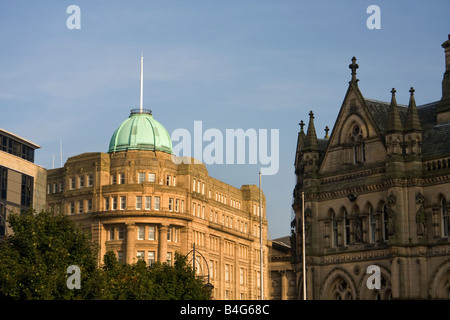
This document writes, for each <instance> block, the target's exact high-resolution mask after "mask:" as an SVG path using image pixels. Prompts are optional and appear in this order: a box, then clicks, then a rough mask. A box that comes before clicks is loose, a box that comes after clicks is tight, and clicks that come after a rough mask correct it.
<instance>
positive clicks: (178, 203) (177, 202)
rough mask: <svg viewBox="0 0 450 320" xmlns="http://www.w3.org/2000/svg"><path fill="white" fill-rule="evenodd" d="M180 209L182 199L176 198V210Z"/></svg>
mask: <svg viewBox="0 0 450 320" xmlns="http://www.w3.org/2000/svg"><path fill="white" fill-rule="evenodd" d="M179 211H180V199H175V212H179Z"/></svg>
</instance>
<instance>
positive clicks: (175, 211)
mask: <svg viewBox="0 0 450 320" xmlns="http://www.w3.org/2000/svg"><path fill="white" fill-rule="evenodd" d="M181 160H183V161H181ZM185 160H188V159H180V158H177V157H175V156H174V155H172V142H171V139H170V135H169V134H168V132H167V130H166V129H165V128H164V127H163V126H162V125H161V124H160V123H159V122H158V121H156V120H155V118H154V117H153V116H152V114H151V111H150V110H145V109H142V108H141V109H137V110H132V111H131V114H130V116H129V118H128V119H126V120H125V121H124V122H123V123H122V124H121V125H120V126H119V127H118V128H117V130H116V131H115V132H114V134H113V136H112V138H111V141H110V145H109V150H108V152H107V153H103V152H95V153H83V154H80V155H77V156H74V157H71V158H69V159H68V160H67V162H66V163H65V164H64V167H63V168H58V169H53V170H49V171H48V182H47V183H48V191H49V192H48V194H47V204H48V206H49V207H50V208H52V209H53V210H55V212H56V211H61V212H63V213H64V214H67V215H69V216H70V217H71V218H72V219H73V220H74V221H76V222H77V223H79V224H81V225H82V226H83V227H84V228H86V230H87V231H88V232H89V233H90V234H91V235H92V240H93V241H94V242H95V243H96V244H98V245H99V247H100V252H99V263H101V262H102V258H103V256H104V254H105V253H106V252H107V251H113V252H114V253H115V254H116V255H117V257H118V260H119V261H121V262H124V263H133V262H135V261H136V260H137V259H144V260H145V261H146V262H147V263H148V264H152V263H154V262H155V261H159V262H168V263H172V262H173V260H174V257H175V252H179V253H181V254H184V255H188V260H191V262H193V256H194V254H193V249H194V244H195V257H196V259H195V266H196V269H197V274H198V275H199V276H203V277H205V281H206V282H207V281H209V283H211V284H212V285H213V286H214V289H213V297H214V298H215V299H259V298H260V294H261V290H260V283H261V281H260V280H261V279H260V277H261V274H260V217H259V197H260V192H259V188H258V187H257V186H255V185H243V186H242V187H241V188H240V189H238V188H235V187H233V186H230V185H228V184H226V183H224V182H222V181H220V180H217V179H215V178H213V177H210V176H209V174H208V171H207V169H206V167H205V165H204V164H201V163H196V161H195V159H189V160H191V161H185ZM187 162H192V163H187ZM265 207H266V205H265V198H264V195H262V212H263V216H264V219H263V222H262V223H263V229H262V230H263V237H264V239H263V250H264V254H263V257H264V258H263V259H264V265H263V266H264V269H263V277H264V282H263V283H264V287H265V288H266V287H267V283H268V280H267V279H268V269H267V255H268V245H269V242H268V240H267V220H266V219H265ZM267 296H268V294H267V289H265V290H264V298H267Z"/></svg>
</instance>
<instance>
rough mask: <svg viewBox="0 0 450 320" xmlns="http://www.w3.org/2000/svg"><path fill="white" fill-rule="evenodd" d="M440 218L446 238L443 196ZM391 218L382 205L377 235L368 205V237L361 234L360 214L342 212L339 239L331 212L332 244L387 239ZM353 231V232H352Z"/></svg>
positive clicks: (449, 221) (449, 229) (448, 217)
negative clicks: (351, 215) (352, 214)
mask: <svg viewBox="0 0 450 320" xmlns="http://www.w3.org/2000/svg"><path fill="white" fill-rule="evenodd" d="M440 210H441V212H440V219H441V232H442V237H444V238H447V237H448V236H449V234H450V214H449V210H448V208H447V201H446V199H445V198H442V200H441V206H440ZM391 219H392V218H389V214H388V209H387V207H386V205H384V206H383V209H382V214H381V216H380V217H379V218H378V220H380V222H379V223H380V226H381V228H380V229H381V234H380V235H377V217H376V216H375V214H374V211H373V208H372V206H370V207H369V216H368V222H367V227H368V228H367V229H368V238H367V239H365V238H364V236H363V234H364V233H363V227H364V222H363V219H362V218H361V217H360V216H358V215H357V216H356V217H354V218H353V219H350V218H349V215H348V212H347V210H345V209H344V212H343V220H342V221H343V237H342V240H341V241H340V239H339V226H338V220H337V219H336V216H335V214H334V212H331V225H332V236H331V241H332V246H333V247H337V246H339V245H341V244H343V245H344V246H348V245H350V244H358V243H366V242H368V243H375V242H376V241H388V240H389V235H390V233H391V232H393V230H392V221H391ZM352 231H353V232H352Z"/></svg>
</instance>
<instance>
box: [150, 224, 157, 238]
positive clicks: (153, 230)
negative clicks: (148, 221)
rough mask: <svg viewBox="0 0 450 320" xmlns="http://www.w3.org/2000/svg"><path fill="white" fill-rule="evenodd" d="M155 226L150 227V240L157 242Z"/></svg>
mask: <svg viewBox="0 0 450 320" xmlns="http://www.w3.org/2000/svg"><path fill="white" fill-rule="evenodd" d="M155 229H156V227H155V226H149V227H148V240H155Z"/></svg>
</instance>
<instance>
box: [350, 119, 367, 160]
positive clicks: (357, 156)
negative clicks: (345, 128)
mask: <svg viewBox="0 0 450 320" xmlns="http://www.w3.org/2000/svg"><path fill="white" fill-rule="evenodd" d="M350 141H351V143H352V144H353V163H354V164H357V163H363V162H365V161H366V146H365V144H364V141H363V140H362V131H361V128H360V127H359V125H358V124H355V125H354V126H353V128H352V130H351V132H350Z"/></svg>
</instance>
